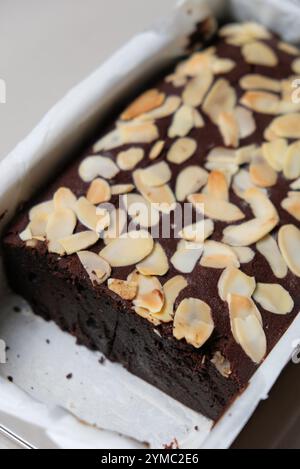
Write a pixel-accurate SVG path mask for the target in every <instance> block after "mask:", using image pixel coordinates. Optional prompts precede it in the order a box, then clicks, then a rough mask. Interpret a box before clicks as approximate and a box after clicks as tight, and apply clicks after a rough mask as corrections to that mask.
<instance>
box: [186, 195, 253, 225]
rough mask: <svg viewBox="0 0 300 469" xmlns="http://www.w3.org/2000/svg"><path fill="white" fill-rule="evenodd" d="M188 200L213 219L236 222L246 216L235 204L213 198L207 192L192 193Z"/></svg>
mask: <svg viewBox="0 0 300 469" xmlns="http://www.w3.org/2000/svg"><path fill="white" fill-rule="evenodd" d="M188 201H189V202H190V203H192V204H193V205H194V207H195V208H196V210H197V211H199V212H200V213H203V214H204V215H205V216H206V217H208V218H211V219H213V220H219V221H224V222H227V223H229V222H234V221H238V220H242V219H243V218H245V215H244V214H243V212H242V211H241V210H240V209H239V207H237V206H236V205H234V204H231V203H230V202H226V201H225V200H218V199H213V198H212V197H210V196H208V195H206V194H192V195H190V196H189V197H188Z"/></svg>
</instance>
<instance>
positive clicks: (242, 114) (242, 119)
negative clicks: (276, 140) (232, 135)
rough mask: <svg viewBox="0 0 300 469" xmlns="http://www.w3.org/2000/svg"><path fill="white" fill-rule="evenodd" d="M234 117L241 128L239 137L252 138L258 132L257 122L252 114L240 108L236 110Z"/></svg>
mask: <svg viewBox="0 0 300 469" xmlns="http://www.w3.org/2000/svg"><path fill="white" fill-rule="evenodd" d="M234 115H235V118H236V120H237V123H238V127H239V137H240V138H241V139H243V138H247V137H250V135H252V134H253V133H254V132H255V130H256V122H255V120H254V117H253V114H252V112H250V111H249V110H248V109H245V108H243V107H241V106H238V107H236V108H235V110H234Z"/></svg>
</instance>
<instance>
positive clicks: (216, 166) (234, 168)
mask: <svg viewBox="0 0 300 469" xmlns="http://www.w3.org/2000/svg"><path fill="white" fill-rule="evenodd" d="M205 168H206V169H207V170H208V171H221V172H222V173H223V174H224V176H225V177H226V178H227V180H228V181H231V178H232V176H234V175H235V174H236V173H237V172H238V170H239V167H238V165H237V164H235V163H225V162H223V163H221V162H219V163H218V162H215V161H208V162H207V163H205Z"/></svg>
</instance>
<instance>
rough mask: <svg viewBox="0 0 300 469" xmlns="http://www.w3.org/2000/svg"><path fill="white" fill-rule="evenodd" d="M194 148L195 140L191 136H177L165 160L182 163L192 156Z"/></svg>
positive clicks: (195, 145) (195, 146)
mask: <svg viewBox="0 0 300 469" xmlns="http://www.w3.org/2000/svg"><path fill="white" fill-rule="evenodd" d="M196 149H197V142H196V140H194V139H193V138H188V137H184V138H179V139H178V140H176V141H175V142H174V143H173V145H172V146H171V148H170V150H169V152H168V154H167V160H168V161H170V163H174V164H182V163H184V162H185V161H187V160H188V159H189V158H191V156H193V154H194V153H195V151H196Z"/></svg>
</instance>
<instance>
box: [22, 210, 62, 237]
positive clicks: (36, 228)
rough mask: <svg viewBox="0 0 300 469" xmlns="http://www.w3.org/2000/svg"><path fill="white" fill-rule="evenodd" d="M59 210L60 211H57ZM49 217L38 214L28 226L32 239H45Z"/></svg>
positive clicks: (44, 214)
mask: <svg viewBox="0 0 300 469" xmlns="http://www.w3.org/2000/svg"><path fill="white" fill-rule="evenodd" d="M57 210H59V209H57ZM48 220H49V215H47V214H46V213H38V214H37V215H36V216H35V217H33V219H32V220H31V222H30V223H29V225H28V228H29V229H30V232H31V235H32V236H31V237H32V238H45V236H46V231H47V224H48Z"/></svg>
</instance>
